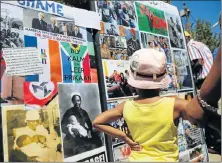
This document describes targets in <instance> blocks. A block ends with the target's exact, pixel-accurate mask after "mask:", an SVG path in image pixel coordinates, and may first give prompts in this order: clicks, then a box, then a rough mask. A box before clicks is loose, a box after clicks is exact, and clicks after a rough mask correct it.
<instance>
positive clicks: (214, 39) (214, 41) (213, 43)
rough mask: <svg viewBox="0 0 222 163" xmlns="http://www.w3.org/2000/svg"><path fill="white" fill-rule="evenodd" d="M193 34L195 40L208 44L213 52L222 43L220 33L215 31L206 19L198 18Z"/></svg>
mask: <svg viewBox="0 0 222 163" xmlns="http://www.w3.org/2000/svg"><path fill="white" fill-rule="evenodd" d="M192 36H193V38H194V40H196V41H200V42H202V43H204V44H206V45H207V46H208V47H209V49H210V50H211V51H212V52H213V51H214V49H215V48H217V47H218V46H219V44H220V36H219V34H216V33H213V32H212V26H211V24H210V23H209V22H207V21H204V20H197V23H196V26H195V28H194V29H193V31H192Z"/></svg>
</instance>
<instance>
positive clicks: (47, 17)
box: [24, 9, 87, 44]
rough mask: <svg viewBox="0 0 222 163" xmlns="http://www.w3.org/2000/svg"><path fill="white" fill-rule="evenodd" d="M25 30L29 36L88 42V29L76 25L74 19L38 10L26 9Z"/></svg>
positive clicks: (74, 42)
mask: <svg viewBox="0 0 222 163" xmlns="http://www.w3.org/2000/svg"><path fill="white" fill-rule="evenodd" d="M24 31H25V32H24V33H25V35H28V36H36V37H40V38H47V39H50V40H57V41H62V42H70V43H72V44H86V43H87V42H86V41H87V38H86V29H85V28H80V27H78V26H76V25H75V23H74V20H71V19H66V18H64V17H58V16H54V15H52V14H47V13H44V12H41V11H37V10H30V9H24Z"/></svg>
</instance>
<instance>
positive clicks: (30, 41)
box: [24, 36, 39, 82]
mask: <svg viewBox="0 0 222 163" xmlns="http://www.w3.org/2000/svg"><path fill="white" fill-rule="evenodd" d="M24 42H25V47H36V48H37V38H36V37H33V36H25V37H24ZM25 81H27V82H32V81H39V75H29V76H26V77H25Z"/></svg>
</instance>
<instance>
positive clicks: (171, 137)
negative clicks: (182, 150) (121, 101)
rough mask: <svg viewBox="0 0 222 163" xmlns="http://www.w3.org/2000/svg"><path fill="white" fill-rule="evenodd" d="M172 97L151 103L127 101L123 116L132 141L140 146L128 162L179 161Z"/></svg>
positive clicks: (132, 153) (132, 152) (173, 100)
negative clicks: (139, 149) (140, 148)
mask: <svg viewBox="0 0 222 163" xmlns="http://www.w3.org/2000/svg"><path fill="white" fill-rule="evenodd" d="M174 102H175V99H174V98H167V97H164V98H161V99H160V100H158V101H156V102H154V103H150V104H138V103H136V102H135V101H133V100H127V101H126V103H125V106H124V110H123V117H124V119H125V121H126V123H127V125H128V128H129V131H130V133H131V135H132V138H133V140H134V141H135V142H138V143H139V144H140V145H141V146H142V147H143V149H142V150H141V151H131V154H130V157H129V161H132V162H134V161H142V162H176V161H178V160H179V149H178V146H177V127H176V126H175V125H174V120H173V111H174Z"/></svg>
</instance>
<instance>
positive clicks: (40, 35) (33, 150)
mask: <svg viewBox="0 0 222 163" xmlns="http://www.w3.org/2000/svg"><path fill="white" fill-rule="evenodd" d="M74 11H75V8H72V7H69V6H65V5H62V4H59V3H56V2H53V1H4V2H2V1H1V44H2V48H3V58H4V61H3V60H2V59H1V70H4V71H3V72H2V71H1V97H2V98H4V99H6V100H7V102H8V103H5V104H1V110H2V126H3V145H4V161H9V162H12V161H13V162H14V161H15V162H16V161H21V162H29V161H40V162H61V161H66V162H67V161H71V162H73V161H90V162H106V161H108V160H107V154H106V147H105V138H104V134H102V133H100V132H98V131H95V130H94V129H93V128H92V120H93V119H94V118H95V117H96V116H97V115H98V114H99V113H101V104H100V96H99V89H98V76H97V69H96V66H95V56H94V49H93V41H92V34H91V33H90V32H88V31H87V30H86V28H84V27H79V26H78V24H77V22H76V21H75V20H74V14H75V12H74ZM80 13H81V11H78V14H80ZM84 13H85V12H84ZM92 13H95V12H92ZM80 15H81V14H80ZM80 15H79V16H80ZM97 15H98V14H97ZM75 16H77V15H76V14H75ZM81 16H84V15H81ZM85 16H87V15H85ZM85 19H86V21H87V18H85ZM98 24H99V23H98ZM73 130H75V131H76V130H77V131H78V134H76V135H75V134H74V133H73Z"/></svg>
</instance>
